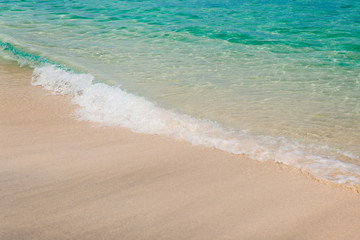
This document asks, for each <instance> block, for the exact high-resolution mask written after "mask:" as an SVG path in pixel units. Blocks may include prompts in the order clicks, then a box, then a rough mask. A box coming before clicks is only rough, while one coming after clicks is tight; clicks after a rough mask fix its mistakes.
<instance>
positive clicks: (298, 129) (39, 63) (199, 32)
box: [0, 0, 360, 184]
mask: <svg viewBox="0 0 360 240" xmlns="http://www.w3.org/2000/svg"><path fill="white" fill-rule="evenodd" d="M0 26H1V29H0V41H1V42H0V47H1V48H2V49H3V51H2V52H1V56H2V58H5V59H8V60H9V61H13V60H17V61H18V62H19V64H20V65H25V64H28V65H31V66H32V67H34V69H35V70H34V76H35V80H33V82H34V84H38V85H42V86H44V87H45V88H46V89H49V90H51V91H54V92H57V93H63V94H74V95H75V98H74V99H75V100H74V102H75V103H76V104H78V105H79V106H80V108H81V109H80V110H79V113H78V114H79V118H80V119H86V120H92V121H96V122H102V123H104V124H111V125H121V126H125V127H128V128H131V129H132V130H134V131H138V132H146V133H151V134H163V135H167V136H169V137H175V138H180V139H183V140H187V141H189V142H191V143H193V144H204V145H207V146H210V147H216V148H219V149H222V150H225V151H229V152H233V153H243V154H246V155H248V156H250V157H251V158H254V159H257V160H273V161H277V162H282V163H285V164H288V165H292V166H295V167H298V168H300V169H302V170H304V171H307V172H311V173H312V174H313V175H316V177H317V178H322V179H326V180H331V181H336V182H341V183H343V182H349V183H351V184H354V183H355V184H358V183H360V177H359V176H360V175H357V174H360V170H359V172H357V171H358V169H357V166H358V165H360V158H359V155H360V1H345V0H333V1H325V0H324V1H323V0H320V1H308V0H298V1H218V0H214V1H191V0H182V1H180V0H175V1H169V2H167V1H157V0H152V1H111V0H103V1H95V0H88V1H85V0H83V1H80V0H78V1H66V0H63V1H57V0H53V1H47V0H43V1H35V2H34V1H26V0H25V1H0ZM46 65H52V66H56V67H55V68H54V67H52V68H46V67H45V68H44V66H46ZM48 67H49V66H48ZM70 70H71V71H70ZM61 71H62V72H61ZM83 73H86V74H91V75H84V74H83ZM71 74H72V75H71ZM74 76H76V77H75V78H74ZM54 79H57V81H58V82H56V83H55V82H54ZM64 79H65V80H64ZM93 79H94V81H93V83H92V84H93V85H96V86H97V87H96V90H94V89H93V90H92V92H91V94H90V93H88V95H86V94H83V95H81V94H80V95H81V97H80V96H79V95H78V93H77V92H86V91H84V89H87V88H88V87H89V84H91V80H93ZM69 81H70V82H69ZM74 82H77V83H76V84H77V85H76V84H75V85H76V86H75V85H74ZM79 82H81V84H80V83H79ZM97 83H102V84H100V85H99V84H97ZM80 85H81V86H80ZM105 85H106V86H105ZM69 86H70V87H69ZM74 86H75V87H74ZM100 86H101V87H100ZM68 88H75V89H77V90H76V91H77V92H74V89H72V90H71V89H68ZM64 89H65V90H64ZM115 89H118V90H115ZM120 89H121V91H120ZM125 91H126V92H125ZM123 94H125V95H123ZM126 94H127V95H126ZM85 95H86V96H87V97H85ZM90 95H91V97H90ZM105 95H106V96H105ZM109 96H111V97H109ZM139 96H142V97H139ZM80 98H81V99H80ZM100 103H101V104H100ZM110 103H111V104H110ZM96 104H99V105H96ZM90 105H91V106H92V107H93V106H95V105H96V106H97V109H94V108H90ZM110 105H111V106H110ZM140 106H141V107H140ZM159 109H161V111H160V110H159ZM154 112H156V113H158V115H154ZM127 114H129V115H127ZM184 114H185V115H184ZM125 115H126V116H127V117H126V119H128V120H129V119H130V120H131V121H130V120H129V121H128V120H126V119H125V118H124V116H125ZM164 119H167V120H164ZM169 119H172V120H171V121H173V120H174V119H177V120H176V121H175V120H174V121H175V122H176V123H175V122H166V121H170V120H169ZM179 119H180V120H179ZM200 119H202V120H200ZM162 121H165V123H163V122H162ZM197 121H198V122H197ZM160 122H161V124H160V125H161V127H159V126H158V125H157V124H159V123H160ZM140 125H141V126H142V127H141V128H140V127H139V126H140ZM194 126H196V127H194ZM198 126H201V127H200V128H201V129H203V130H204V129H207V130H204V131H203V132H201V131H202V130H201V131H200V130H198V129H197V127H198ZM194 129H195V130H194ZM209 129H211V130H209ZM214 129H216V130H214ZM199 132H201V134H202V135H201V134H200V135H201V136H200V135H199V136H198V135H196V134H198V133H199ZM185 133H186V134H185ZM190 133H191V134H192V135H191V134H190ZM195 133H196V134H195ZM187 134H188V135H187ZM194 134H195V135H196V136H197V137H196V139H195V138H194ZM204 134H205V135H204ZM230 135H231V136H230ZM209 139H211V140H209ZM214 139H221V141H225V143H223V142H222V143H221V144H220V143H219V141H220V140H216V141H215V140H214ZM221 141H220V142H221ZM244 141H245V142H244ZM234 146H236V147H234ZM289 155H291V156H292V157H289ZM294 156H295V157H294ZM335 163H336V164H335ZM342 163H346V164H347V163H349V164H354V165H349V168H346V170H344V169H342V165H341V164H342ZM319 164H320V165H319ZM327 164H328V165H327ZM332 164H335V165H332ZM330 165H331V166H332V167H330V168H331V169H332V170H331V171H335V170H334V169H336V168H337V169H338V170H339V169H340V170H339V172H336V171H335V172H331V171H330V170H329V168H328V167H326V166H330ZM329 171H330V172H331V173H329Z"/></svg>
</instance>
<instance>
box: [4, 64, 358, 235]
mask: <svg viewBox="0 0 360 240" xmlns="http://www.w3.org/2000/svg"><path fill="white" fill-rule="evenodd" d="M30 78H31V70H30V69H19V68H17V67H15V66H10V65H8V66H5V65H3V66H0V133H1V134H0V161H1V162H0V239H1V240H12V239H16V240H20V239H154V240H155V239H156V240H159V239H182V240H183V239H207V240H208V239H267V240H270V239H307V240H308V239H326V240H329V239H360V195H358V194H356V193H354V192H351V191H349V190H344V189H341V188H339V187H334V186H329V185H324V184H321V183H318V182H316V181H314V180H312V179H310V178H309V177H306V176H304V175H302V174H300V173H298V172H297V171H292V170H291V169H288V168H284V167H283V166H281V165H278V164H273V163H258V162H256V161H252V160H249V159H247V158H246V157H244V156H236V155H231V154H228V153H225V152H221V151H218V150H213V149H207V148H204V147H195V146H191V145H189V144H187V143H184V142H179V141H174V140H169V139H166V138H163V137H159V136H151V135H143V134H135V133H131V132H129V131H128V130H125V129H122V128H110V127H99V126H96V125H95V124H92V123H87V122H78V121H76V120H74V116H73V111H74V106H73V105H71V103H70V99H69V98H68V97H64V96H50V95H49V94H48V93H46V92H45V91H43V90H42V89H41V88H37V87H32V86H30Z"/></svg>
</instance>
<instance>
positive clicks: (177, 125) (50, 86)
mask: <svg viewBox="0 0 360 240" xmlns="http://www.w3.org/2000/svg"><path fill="white" fill-rule="evenodd" d="M93 80H94V77H93V76H92V75H91V74H78V73H74V72H72V71H65V70H63V69H61V68H58V67H56V66H54V65H47V66H42V67H37V68H35V69H34V72H33V77H32V84H33V85H35V86H42V87H43V88H45V89H46V90H49V91H51V92H52V93H53V94H67V95H71V96H72V101H73V103H74V104H76V105H78V106H79V108H78V109H77V115H78V118H79V119H80V120H88V121H93V122H97V123H101V124H104V125H110V126H122V127H125V128H128V129H130V130H131V131H133V132H138V133H147V134H157V135H163V136H167V137H170V138H173V139H179V140H185V141H187V142H189V143H191V144H193V145H203V146H206V147H211V148H216V149H219V150H223V151H226V152H229V153H232V154H244V155H246V156H247V157H249V158H250V159H254V160H258V161H273V162H277V163H282V164H285V165H288V166H292V167H295V168H298V169H300V170H301V171H302V172H304V173H307V174H310V175H311V176H313V177H314V178H315V179H318V180H323V181H326V182H331V183H336V184H341V185H343V186H347V187H351V188H353V189H356V190H357V191H358V189H359V186H360V167H359V166H357V165H354V164H351V163H345V162H342V161H339V160H337V158H336V157H335V155H321V154H316V153H314V147H310V146H307V145H306V144H304V143H302V142H299V141H296V140H291V139H287V138H285V137H271V136H254V135H251V134H248V133H247V132H246V131H240V132H235V131H233V130H231V129H226V128H224V127H222V126H220V125H219V124H217V123H215V122H212V121H208V120H202V119H196V118H194V117H191V116H189V115H185V114H179V113H176V112H173V111H170V110H166V109H163V108H161V107H159V106H157V105H156V104H154V103H152V102H150V101H148V100H146V99H145V98H143V97H139V96H136V95H133V94H131V93H127V92H126V91H124V90H122V89H120V88H119V87H113V86H109V85H106V84H104V83H93ZM320 148H328V147H327V146H320ZM328 149H329V152H338V151H339V150H337V149H330V148H328ZM346 154H347V153H343V155H344V156H345V155H346ZM354 158H356V160H359V158H358V157H357V156H354Z"/></svg>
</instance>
